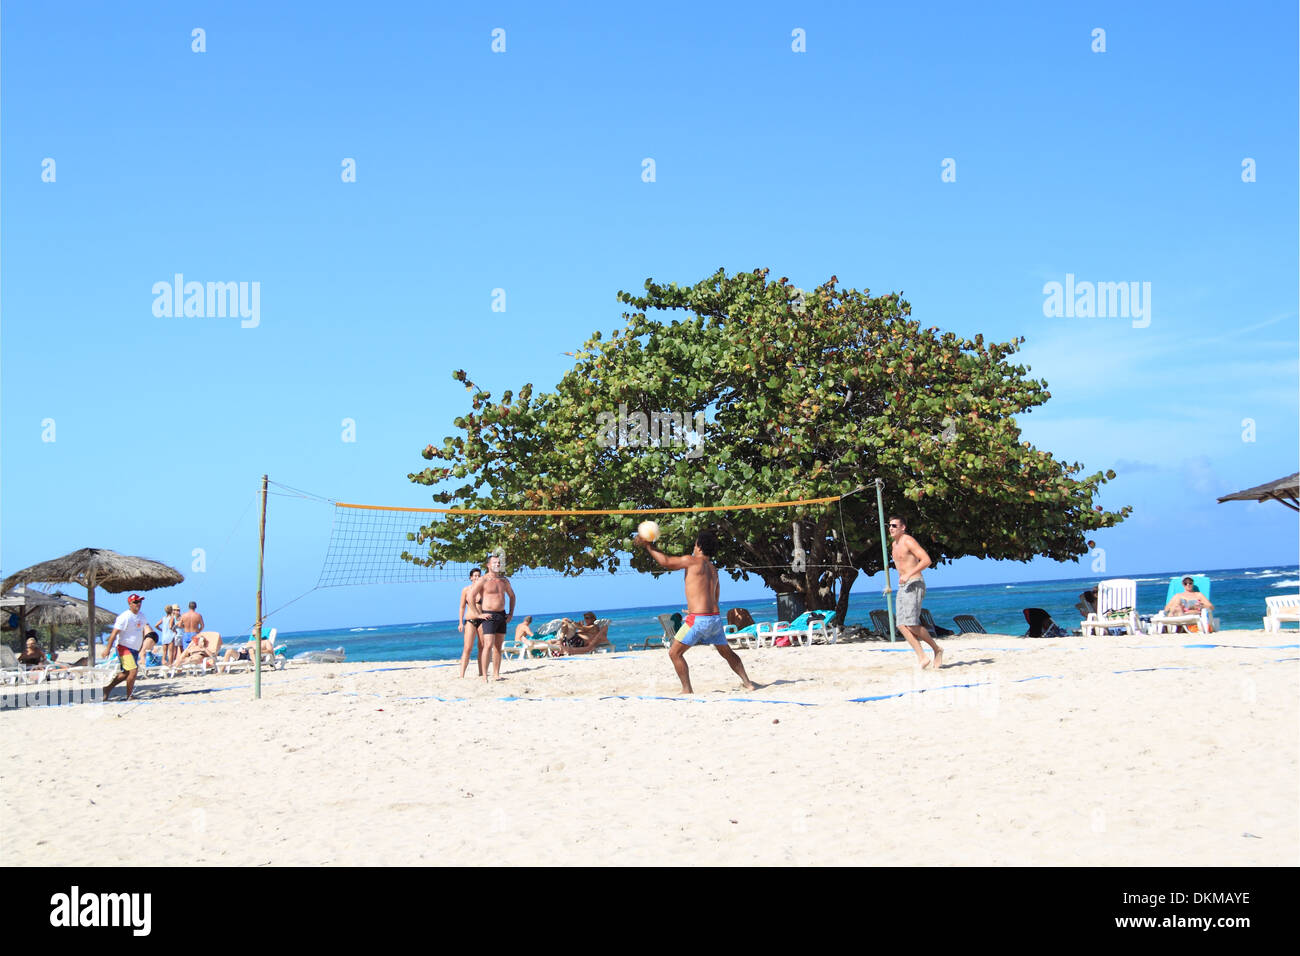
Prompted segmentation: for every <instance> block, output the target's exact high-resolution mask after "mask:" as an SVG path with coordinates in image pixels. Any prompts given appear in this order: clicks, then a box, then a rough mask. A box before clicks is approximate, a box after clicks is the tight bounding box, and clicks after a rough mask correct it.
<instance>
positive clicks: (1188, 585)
mask: <svg viewBox="0 0 1300 956" xmlns="http://www.w3.org/2000/svg"><path fill="white" fill-rule="evenodd" d="M1202 608H1204V609H1205V610H1207V611H1213V610H1214V605H1213V604H1211V603H1210V601H1209V599H1208V598H1207V597H1206V596H1205V595H1204V594H1202V593H1201V590H1200V588H1198V587H1197V586H1196V582H1195V581H1193V580H1192V579H1191V578H1183V591H1182V593H1181V594H1175V595H1174V596H1173V597H1172V598H1170V599H1169V603H1168V604H1166V605H1165V613H1166V614H1199V613H1200V611H1201V609H1202Z"/></svg>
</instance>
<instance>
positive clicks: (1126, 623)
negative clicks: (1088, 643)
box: [1079, 578, 1142, 637]
mask: <svg viewBox="0 0 1300 956" xmlns="http://www.w3.org/2000/svg"><path fill="white" fill-rule="evenodd" d="M1079 628H1080V630H1082V632H1083V635H1084V637H1087V636H1088V635H1089V634H1103V635H1104V634H1107V633H1109V632H1110V631H1111V630H1123V631H1126V632H1127V633H1129V634H1139V633H1141V630H1142V628H1141V625H1140V624H1139V623H1138V614H1137V582H1136V581H1134V580H1133V579H1132V578H1111V579H1109V580H1106V581H1102V582H1101V583H1100V584H1098V585H1097V610H1096V611H1095V612H1094V613H1092V614H1089V615H1088V619H1087V620H1086V621H1083V622H1081V623H1080V625H1079Z"/></svg>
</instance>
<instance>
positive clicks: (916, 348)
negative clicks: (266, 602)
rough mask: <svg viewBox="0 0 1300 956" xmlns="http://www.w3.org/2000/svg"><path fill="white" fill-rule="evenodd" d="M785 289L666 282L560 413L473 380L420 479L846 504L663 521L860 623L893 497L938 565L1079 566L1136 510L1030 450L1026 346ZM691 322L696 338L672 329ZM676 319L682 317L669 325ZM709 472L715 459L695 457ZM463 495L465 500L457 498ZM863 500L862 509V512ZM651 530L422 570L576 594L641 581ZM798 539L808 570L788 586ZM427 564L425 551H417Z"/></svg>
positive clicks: (450, 535) (568, 497)
mask: <svg viewBox="0 0 1300 956" xmlns="http://www.w3.org/2000/svg"><path fill="white" fill-rule="evenodd" d="M767 276H768V273H767V270H756V271H754V272H746V273H740V274H737V275H734V276H728V275H726V274H725V272H724V271H722V270H719V271H718V272H717V273H715V274H714V275H712V276H710V277H709V278H707V279H705V280H704V281H702V282H700V283H698V284H697V285H694V286H690V287H681V286H678V285H677V284H675V283H673V284H669V285H667V286H664V285H660V284H658V283H656V282H653V281H650V280H647V281H646V283H645V294H644V295H632V294H630V293H625V292H620V293H619V299H620V301H622V302H623V303H625V304H626V305H628V306H630V307H631V308H632V309H633V310H635V311H633V312H630V313H624V319H625V320H626V326H625V327H624V328H622V329H619V330H617V331H615V332H614V333H613V335H612V336H611V337H610V338H608V339H606V338H603V337H602V335H601V333H600V332H596V333H594V334H593V335H592V337H591V338H590V339H589V340H588V341H587V342H586V344H585V345H584V346H583V347H582V349H581V350H580V351H578V352H577V353H576V354H575V363H574V367H573V368H572V369H571V370H570V371H569V372H568V373H566V374H565V375H564V377H563V379H562V380H561V381H560V383H559V385H558V386H557V387H556V389H555V391H554V392H547V393H541V394H537V395H534V392H533V387H532V385H531V384H529V385H525V386H524V387H523V388H522V389H520V391H519V393H518V394H517V395H515V394H513V393H512V392H509V391H507V392H505V393H504V394H503V395H502V397H501V400H500V401H494V400H493V399H492V396H491V394H490V393H488V392H487V391H484V390H481V389H479V388H478V387H477V386H476V385H474V384H473V382H471V381H470V380H469V378H468V376H467V375H466V373H465V372H463V371H458V372H456V373H455V377H456V378H457V379H458V380H459V381H462V382H464V383H465V385H466V388H467V389H468V390H469V391H470V392H471V393H472V398H471V405H472V410H471V411H470V412H469V413H468V414H466V415H464V416H462V417H459V418H457V419H456V420H455V426H456V428H457V429H459V430H460V434H458V435H456V436H453V437H448V438H445V439H444V440H443V443H442V445H441V447H435V446H434V445H429V446H428V447H426V448H425V450H424V457H425V458H426V459H428V460H438V461H439V462H440V463H442V464H441V465H440V466H439V467H432V468H426V469H425V470H424V471H422V472H419V473H416V474H412V475H410V476H409V477H410V479H411V480H412V481H415V482H419V483H421V484H426V485H441V486H442V490H439V491H437V492H436V493H435V494H434V498H435V500H437V501H438V502H441V503H443V504H444V505H447V506H453V507H466V508H499V509H550V510H564V509H611V508H645V509H655V508H669V507H690V506H711V505H739V504H746V503H755V502H765V501H787V500H796V499H808V498H821V497H826V496H830V495H848V497H847V498H845V499H844V500H843V501H842V502H841V503H840V505H838V506H837V505H816V506H802V507H798V508H783V509H776V510H756V511H724V512H711V513H710V512H705V513H694V514H682V515H666V516H657V517H658V520H659V522H660V526H661V528H662V529H663V534H664V547H665V548H666V549H667V550H669V551H670V552H672V551H679V552H681V551H689V550H690V547H691V545H692V543H693V541H694V536H695V534H696V533H698V532H699V531H700V530H702V529H704V528H705V527H709V526H712V527H713V528H714V529H715V530H716V531H717V532H718V534H719V538H720V540H721V543H722V544H721V552H720V554H719V555H718V556H717V560H718V563H719V564H720V565H721V566H725V567H726V568H728V569H730V570H731V573H732V574H733V576H736V577H740V578H746V579H747V578H748V576H749V575H750V574H756V575H758V576H759V577H760V578H762V580H763V581H764V582H765V583H766V584H767V585H768V586H770V587H771V588H773V589H774V590H776V591H778V592H790V591H794V592H798V593H799V594H800V595H801V597H802V598H803V600H804V602H805V604H806V605H807V606H808V607H809V608H830V607H838V608H839V609H840V610H841V611H842V610H844V609H845V608H846V607H847V602H848V596H849V589H850V588H851V586H852V583H853V580H854V578H856V577H857V575H858V573H859V572H865V573H867V574H873V573H875V572H877V571H879V570H880V562H881V549H880V536H879V531H878V525H877V520H876V502H875V493H874V489H868V490H858V489H860V488H862V487H863V486H868V485H869V484H870V483H871V481H872V479H874V478H876V477H880V478H882V479H883V480H884V483H885V486H884V487H885V505H886V508H887V509H888V510H889V511H890V512H896V513H898V514H901V515H903V516H904V517H905V518H906V519H907V522H908V526H909V527H908V530H909V531H910V532H911V533H912V534H913V535H914V536H915V537H916V538H917V540H918V541H919V542H920V543H921V545H922V546H923V547H925V548H926V550H927V551H929V553H930V555H931V557H932V558H933V559H934V560H935V563H939V562H941V561H944V560H952V559H954V558H958V557H964V556H967V555H977V556H979V557H985V558H997V559H1011V560H1016V561H1028V560H1029V559H1030V558H1032V557H1034V556H1035V555H1046V556H1048V557H1051V558H1054V559H1056V560H1077V558H1078V556H1079V555H1081V554H1084V553H1085V552H1086V551H1087V549H1088V543H1087V540H1086V539H1087V534H1088V532H1091V531H1094V530H1096V529H1098V528H1107V527H1111V526H1112V525H1115V524H1117V523H1118V522H1120V521H1122V520H1123V519H1124V517H1125V516H1127V514H1128V513H1129V511H1130V509H1129V508H1127V507H1126V508H1123V509H1121V510H1120V511H1118V512H1107V511H1103V510H1102V509H1101V508H1100V507H1099V506H1097V505H1094V504H1093V500H1094V497H1095V496H1096V493H1097V490H1098V488H1099V486H1100V485H1101V484H1103V483H1104V482H1105V481H1106V480H1108V479H1111V478H1114V477H1115V475H1114V472H1112V471H1108V472H1106V473H1105V474H1104V475H1103V474H1102V473H1100V472H1098V473H1096V474H1092V475H1089V476H1087V477H1080V476H1079V472H1081V470H1082V466H1081V465H1080V464H1078V463H1077V462H1076V463H1074V464H1067V463H1065V462H1061V461H1057V460H1055V459H1054V458H1053V457H1052V456H1051V454H1050V453H1048V452H1046V451H1042V450H1040V449H1037V448H1034V447H1033V446H1031V445H1030V444H1029V443H1028V442H1023V441H1021V440H1020V428H1019V426H1018V425H1017V424H1016V419H1015V416H1017V415H1022V414H1025V413H1027V412H1029V411H1030V410H1031V409H1033V408H1034V407H1035V406H1038V405H1041V404H1043V403H1044V402H1045V401H1046V400H1047V399H1048V398H1049V397H1050V393H1049V392H1048V391H1047V390H1046V388H1047V383H1046V382H1043V381H1039V380H1035V379H1032V378H1028V377H1027V372H1028V370H1027V369H1026V368H1025V367H1024V366H1022V365H1016V364H1013V363H1012V362H1011V361H1010V360H1009V359H1010V357H1011V356H1012V355H1014V353H1015V352H1016V350H1017V348H1018V346H1019V344H1020V342H1022V341H1023V339H1019V340H1013V341H1011V342H1004V343H992V342H985V341H984V339H983V337H982V336H980V335H977V336H975V338H974V339H963V338H960V337H958V336H956V335H954V334H953V333H951V332H940V331H939V330H938V329H937V328H926V329H923V328H921V326H920V324H919V323H918V322H915V321H913V320H912V319H911V318H910V314H911V306H910V305H909V304H908V303H907V302H906V301H904V300H903V299H901V298H900V297H899V296H898V295H895V294H890V295H883V296H877V297H873V296H871V295H870V294H869V292H867V291H862V292H859V291H857V290H854V289H843V290H842V289H839V288H837V285H836V284H837V280H836V278H835V277H833V276H832V277H831V279H830V281H828V282H827V283H825V284H824V285H822V286H819V287H818V288H817V289H815V290H813V291H812V292H808V293H804V292H802V291H801V290H798V289H796V288H794V287H793V286H791V285H790V283H789V281H788V280H787V279H784V278H782V279H780V280H777V281H769V280H768V278H767ZM671 312H680V313H681V314H682V315H683V318H680V319H676V318H674V319H668V318H667V317H666V314H667V313H671ZM660 316H665V317H660ZM620 404H625V405H626V406H627V407H628V409H629V410H630V411H642V412H646V413H650V412H655V411H682V412H687V413H694V412H698V411H703V412H705V415H706V420H707V424H706V427H705V429H704V439H703V446H702V448H701V449H700V451H702V454H700V455H698V457H692V452H690V450H689V449H687V448H685V447H670V446H667V445H666V443H663V444H661V445H660V447H606V445H607V444H608V439H606V440H605V441H602V440H601V433H602V430H603V429H602V424H601V413H602V412H617V411H618V408H619V405H620ZM696 454H698V452H696ZM457 481H460V482H463V483H461V484H459V485H457V484H456V482H457ZM855 492H856V493H855ZM638 521H639V518H638V517H636V516H608V515H573V516H564V517H546V518H541V517H526V518H519V517H503V518H499V519H495V520H487V519H482V518H469V517H464V516H455V515H451V516H447V517H446V518H445V519H442V520H436V521H434V522H432V523H431V524H429V525H428V526H426V527H425V528H424V529H423V530H422V532H421V534H420V535H419V536H418V538H419V542H420V544H421V545H427V546H428V551H427V554H424V553H421V554H418V555H414V554H413V555H409V557H410V559H411V560H415V561H418V562H420V563H428V564H436V563H441V562H444V561H463V560H481V559H482V557H483V555H484V554H486V553H487V552H488V551H489V550H491V549H492V548H493V547H496V546H498V545H500V544H503V543H507V542H508V544H509V548H508V559H509V562H510V564H511V566H514V567H518V566H528V567H545V568H552V569H555V570H558V571H561V572H563V573H566V574H575V573H580V572H582V571H590V570H611V571H612V570H614V569H616V568H617V567H618V566H619V565H620V564H625V563H627V562H631V563H632V564H633V565H634V566H635V567H637V568H639V569H641V570H646V571H657V566H656V565H653V564H651V563H650V562H648V561H647V559H646V557H645V556H644V555H642V554H639V553H637V554H635V555H632V554H629V552H628V549H627V544H626V540H627V538H628V536H629V535H630V534H631V533H632V532H633V530H634V529H635V527H636V525H637V523H638ZM796 522H797V523H798V525H799V529H800V537H801V541H802V546H803V548H804V549H805V551H806V553H807V567H806V569H805V570H803V571H802V572H795V571H793V570H792V569H791V558H792V549H793V525H794V524H795V523H796ZM416 550H419V549H416Z"/></svg>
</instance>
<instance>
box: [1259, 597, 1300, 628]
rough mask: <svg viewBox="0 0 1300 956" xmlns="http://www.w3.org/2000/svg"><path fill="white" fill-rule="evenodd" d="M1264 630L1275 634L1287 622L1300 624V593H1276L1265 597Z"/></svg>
mask: <svg viewBox="0 0 1300 956" xmlns="http://www.w3.org/2000/svg"><path fill="white" fill-rule="evenodd" d="M1264 608H1265V610H1266V611H1267V613H1266V614H1265V615H1264V630H1265V631H1267V632H1268V633H1270V634H1275V633H1277V632H1279V631H1281V630H1282V625H1283V624H1286V623H1291V624H1300V594H1275V595H1273V596H1272V597H1267V598H1264Z"/></svg>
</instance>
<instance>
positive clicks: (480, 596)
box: [469, 554, 515, 680]
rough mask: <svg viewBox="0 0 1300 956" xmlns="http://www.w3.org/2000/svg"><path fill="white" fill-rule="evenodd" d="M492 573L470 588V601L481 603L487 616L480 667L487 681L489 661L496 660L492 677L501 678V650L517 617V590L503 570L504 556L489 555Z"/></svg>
mask: <svg viewBox="0 0 1300 956" xmlns="http://www.w3.org/2000/svg"><path fill="white" fill-rule="evenodd" d="M487 569H488V573H487V574H485V575H484V576H483V577H481V578H479V580H478V581H477V582H475V584H474V586H473V587H471V588H470V589H469V602H470V603H471V604H474V605H477V606H478V607H479V608H480V610H481V613H482V615H483V626H482V628H481V629H480V630H481V631H482V634H483V639H482V640H481V641H480V642H479V643H480V644H481V646H482V650H480V651H479V656H478V660H479V670H480V672H481V673H482V674H483V679H484V680H487V679H488V676H487V670H488V661H489V660H491V661H492V677H491V679H492V680H500V679H501V651H502V649H503V648H504V647H505V642H506V627H507V626H509V624H510V619H511V618H512V617H514V616H515V589H514V588H512V587H511V586H510V579H509V578H507V577H506V576H505V575H504V574H502V573H501V555H499V554H493V555H489V556H488V562H487ZM507 596H509V598H510V611H509V612H507V611H506V597H507Z"/></svg>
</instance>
